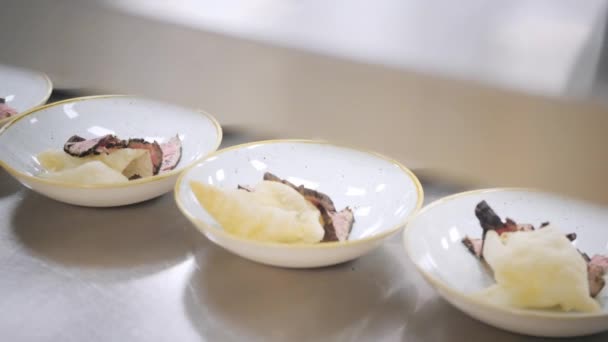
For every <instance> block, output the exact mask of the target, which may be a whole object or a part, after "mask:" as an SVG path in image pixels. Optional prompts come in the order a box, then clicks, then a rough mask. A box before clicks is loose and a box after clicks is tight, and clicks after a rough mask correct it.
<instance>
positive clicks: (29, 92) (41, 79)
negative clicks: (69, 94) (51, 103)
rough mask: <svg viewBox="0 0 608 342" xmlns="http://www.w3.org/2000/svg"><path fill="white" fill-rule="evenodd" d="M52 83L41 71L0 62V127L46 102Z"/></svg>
mask: <svg viewBox="0 0 608 342" xmlns="http://www.w3.org/2000/svg"><path fill="white" fill-rule="evenodd" d="M52 90H53V84H52V83H51V80H50V79H49V78H48V76H46V75H45V74H43V73H39V72H35V71H31V70H27V69H22V68H17V67H13V66H8V65H2V64H0V127H2V126H4V125H5V124H6V123H8V122H9V121H10V120H11V119H14V118H15V117H16V116H18V115H19V114H20V113H24V112H26V111H28V110H30V109H32V108H35V107H38V106H41V105H43V104H45V103H46V101H47V100H48V99H49V96H51V92H52Z"/></svg>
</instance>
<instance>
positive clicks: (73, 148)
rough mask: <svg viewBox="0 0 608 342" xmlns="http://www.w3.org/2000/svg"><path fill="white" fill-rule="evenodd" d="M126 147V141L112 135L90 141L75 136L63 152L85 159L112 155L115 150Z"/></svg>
mask: <svg viewBox="0 0 608 342" xmlns="http://www.w3.org/2000/svg"><path fill="white" fill-rule="evenodd" d="M124 147H126V143H125V141H124V140H121V139H118V138H117V137H116V136H114V135H111V134H107V135H104V136H101V137H98V138H94V139H88V140H87V139H85V138H83V137H80V136H78V135H73V136H71V137H70V138H69V139H68V140H67V141H66V143H65V144H64V145H63V150H64V151H65V152H66V153H67V154H69V155H71V156H74V157H85V156H88V155H90V154H101V153H110V152H111V151H112V150H113V149H117V148H124Z"/></svg>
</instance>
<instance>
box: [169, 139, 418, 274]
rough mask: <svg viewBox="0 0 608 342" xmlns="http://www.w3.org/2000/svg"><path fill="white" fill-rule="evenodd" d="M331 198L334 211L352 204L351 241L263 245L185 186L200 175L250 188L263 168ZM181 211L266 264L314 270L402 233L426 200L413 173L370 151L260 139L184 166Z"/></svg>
mask: <svg viewBox="0 0 608 342" xmlns="http://www.w3.org/2000/svg"><path fill="white" fill-rule="evenodd" d="M266 171H268V172H272V173H274V174H275V175H277V176H279V177H281V178H286V179H288V180H289V181H291V182H293V183H294V184H296V185H300V184H304V185H305V186H307V187H309V188H313V189H317V190H319V191H321V192H324V193H326V194H327V195H329V196H330V197H331V198H332V200H333V201H334V203H335V204H336V207H337V208H344V207H346V206H350V207H351V208H353V209H354V213H355V224H354V226H353V230H352V232H351V235H350V237H349V240H348V241H345V242H323V243H316V244H282V243H273V242H260V241H253V240H248V239H245V238H241V237H239V236H235V235H232V234H230V233H228V232H226V231H224V230H223V229H222V227H221V226H219V224H218V223H217V222H216V221H215V220H214V219H213V218H212V217H211V216H210V215H209V214H208V213H207V212H206V211H205V210H204V209H203V208H202V207H201V206H200V205H199V203H198V201H197V199H196V197H195V196H194V193H193V192H192V190H191V188H190V185H189V184H190V181H192V180H197V181H201V182H205V183H208V184H213V185H216V186H220V187H223V188H236V186H237V185H238V184H249V185H255V184H257V183H258V182H260V181H261V180H262V176H263V174H264V172H266ZM175 199H176V201H177V205H178V206H179V208H180V210H181V211H182V212H183V213H184V214H185V215H186V216H187V217H188V218H189V219H190V220H191V221H192V222H193V223H194V224H195V225H196V227H197V228H198V229H199V230H201V231H202V232H203V233H204V234H205V235H206V236H207V237H208V238H209V239H210V240H211V241H213V242H215V243H217V244H218V245H220V246H222V247H224V248H226V249H227V250H229V251H231V252H233V253H235V254H237V255H240V256H242V257H245V258H248V259H251V260H253V261H257V262H260V263H264V264H269V265H274V266H282V267H298V268H303V267H319V266H327V265H332V264H337V263H341V262H344V261H348V260H351V259H355V258H357V257H359V256H361V255H363V254H365V253H367V252H369V251H371V250H372V249H374V248H375V247H377V246H379V245H380V244H381V243H382V241H384V240H385V239H386V238H388V237H389V236H391V235H392V234H394V233H396V232H397V231H399V230H400V229H401V228H403V226H404V225H405V223H406V222H407V220H408V218H409V217H410V215H412V214H413V213H414V212H415V211H417V210H418V209H419V208H420V206H421V204H422V200H423V193H422V187H421V186H420V183H419V181H418V179H417V178H416V176H415V175H414V174H413V173H412V172H411V171H410V170H408V169H407V168H405V167H404V166H403V165H401V164H399V163H398V162H396V161H394V160H390V159H388V158H386V157H383V156H380V155H378V154H375V153H370V152H363V151H358V150H354V149H350V148H346V147H340V146H336V145H331V144H329V143H325V142H318V141H307V140H277V141H260V142H254V143H249V144H244V145H238V146H233V147H230V148H227V149H224V150H220V151H217V152H215V153H213V154H211V155H209V156H208V157H207V158H205V159H204V160H203V161H201V162H199V163H197V164H196V165H195V166H193V167H192V168H190V169H188V170H186V171H184V173H183V174H182V175H181V176H180V177H179V179H178V181H177V183H176V185H175Z"/></svg>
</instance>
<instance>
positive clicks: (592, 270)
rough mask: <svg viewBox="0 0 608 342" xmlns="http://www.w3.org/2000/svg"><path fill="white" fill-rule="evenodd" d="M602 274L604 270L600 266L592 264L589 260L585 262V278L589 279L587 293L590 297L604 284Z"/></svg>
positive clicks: (595, 294) (598, 291)
mask: <svg viewBox="0 0 608 342" xmlns="http://www.w3.org/2000/svg"><path fill="white" fill-rule="evenodd" d="M604 274H606V272H605V270H604V269H603V268H602V267H601V266H599V265H595V264H592V263H591V262H590V263H588V264H587V280H588V281H589V294H590V295H591V297H595V296H597V295H598V293H600V292H601V291H602V289H603V288H604V286H605V285H606V280H605V279H604Z"/></svg>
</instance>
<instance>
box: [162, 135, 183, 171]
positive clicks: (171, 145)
mask: <svg viewBox="0 0 608 342" xmlns="http://www.w3.org/2000/svg"><path fill="white" fill-rule="evenodd" d="M160 149H161V150H162V152H163V161H162V164H161V166H160V172H164V171H170V170H173V169H175V167H176V166H177V164H178V163H179V161H180V160H181V158H182V141H181V140H180V139H179V136H178V135H176V136H174V137H173V138H171V139H169V141H167V142H165V143H162V144H160Z"/></svg>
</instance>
